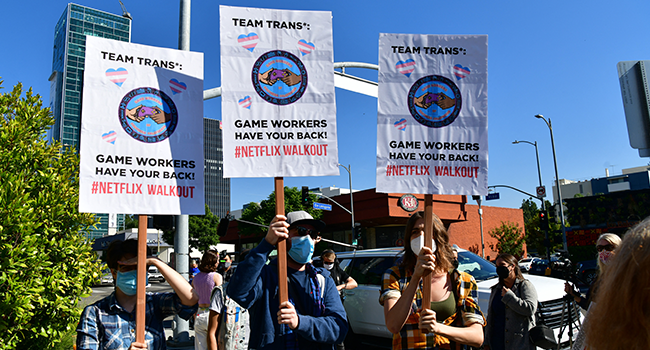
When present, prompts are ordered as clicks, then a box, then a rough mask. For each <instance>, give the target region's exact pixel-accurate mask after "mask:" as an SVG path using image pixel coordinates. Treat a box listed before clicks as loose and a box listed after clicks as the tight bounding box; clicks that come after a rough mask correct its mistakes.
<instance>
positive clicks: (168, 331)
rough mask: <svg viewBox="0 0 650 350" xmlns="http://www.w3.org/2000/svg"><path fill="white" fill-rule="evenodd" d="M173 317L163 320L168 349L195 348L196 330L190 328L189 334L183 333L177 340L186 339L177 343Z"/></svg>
mask: <svg viewBox="0 0 650 350" xmlns="http://www.w3.org/2000/svg"><path fill="white" fill-rule="evenodd" d="M173 320H174V318H173V317H168V318H166V319H165V321H164V322H163V326H164V327H165V339H166V340H167V349H170V350H194V330H193V329H190V330H188V333H187V336H185V335H183V334H181V335H179V339H177V340H181V341H183V340H185V341H184V342H182V343H179V344H176V343H175V342H174V330H173V329H172V321H173Z"/></svg>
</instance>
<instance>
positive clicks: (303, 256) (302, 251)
mask: <svg viewBox="0 0 650 350" xmlns="http://www.w3.org/2000/svg"><path fill="white" fill-rule="evenodd" d="M312 254H314V243H313V242H312V240H311V238H310V237H309V236H300V237H292V238H291V249H289V256H290V257H291V259H293V261H295V262H297V263H298V264H306V263H308V262H310V261H311V256H312Z"/></svg>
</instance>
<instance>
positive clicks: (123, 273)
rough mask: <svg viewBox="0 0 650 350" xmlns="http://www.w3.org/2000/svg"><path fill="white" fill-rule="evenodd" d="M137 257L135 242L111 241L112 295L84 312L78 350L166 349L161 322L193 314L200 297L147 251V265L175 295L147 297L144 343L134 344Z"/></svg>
mask: <svg viewBox="0 0 650 350" xmlns="http://www.w3.org/2000/svg"><path fill="white" fill-rule="evenodd" d="M137 254H138V241H137V240H135V239H128V240H126V241H114V242H113V243H111V245H110V246H109V247H108V251H107V264H108V267H109V268H110V269H111V273H112V274H113V280H115V291H114V292H113V293H111V295H109V296H107V297H106V298H104V299H102V300H100V301H98V302H96V303H94V304H92V305H88V306H86V308H84V311H83V313H82V314H81V319H80V320H79V325H78V326H77V350H90V349H92V350H95V349H129V350H140V349H148V350H156V349H165V348H166V346H165V331H164V328H163V319H165V318H166V317H168V316H173V315H176V314H178V316H180V317H181V318H183V319H185V320H187V319H189V318H190V317H192V315H194V313H195V312H196V310H197V302H198V301H199V297H198V296H197V295H196V292H194V290H193V289H192V287H191V286H190V284H189V283H187V281H186V280H185V279H184V278H183V277H182V276H181V275H180V274H179V273H178V272H176V271H174V269H172V268H171V267H169V266H168V265H167V264H165V263H164V262H162V261H161V260H160V259H158V258H155V257H149V255H150V252H149V249H148V248H147V256H148V257H147V265H153V266H156V267H157V268H158V271H160V273H161V274H162V275H163V276H164V277H165V280H166V281H167V283H169V285H170V286H171V287H172V289H174V292H173V293H148V294H147V295H146V305H145V314H146V323H145V342H146V343H137V342H135V322H136V319H135V313H136V310H135V309H136V302H137V296H136V281H137V271H136V267H137Z"/></svg>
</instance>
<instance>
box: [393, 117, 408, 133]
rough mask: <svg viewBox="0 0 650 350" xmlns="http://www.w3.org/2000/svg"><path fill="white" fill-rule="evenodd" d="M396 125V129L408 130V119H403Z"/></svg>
mask: <svg viewBox="0 0 650 350" xmlns="http://www.w3.org/2000/svg"><path fill="white" fill-rule="evenodd" d="M394 125H395V127H396V128H398V129H400V130H402V131H404V129H406V119H404V118H402V119H400V120H398V121H396V122H395V124H394Z"/></svg>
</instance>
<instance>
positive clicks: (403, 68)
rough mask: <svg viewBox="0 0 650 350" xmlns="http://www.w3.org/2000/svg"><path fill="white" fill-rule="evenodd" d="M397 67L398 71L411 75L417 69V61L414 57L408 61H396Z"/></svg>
mask: <svg viewBox="0 0 650 350" xmlns="http://www.w3.org/2000/svg"><path fill="white" fill-rule="evenodd" d="M395 68H397V71H398V72H400V73H402V74H404V75H406V76H407V77H410V76H411V73H413V71H414V70H415V61H414V60H413V59H412V58H409V59H408V60H406V61H399V62H397V63H395Z"/></svg>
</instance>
